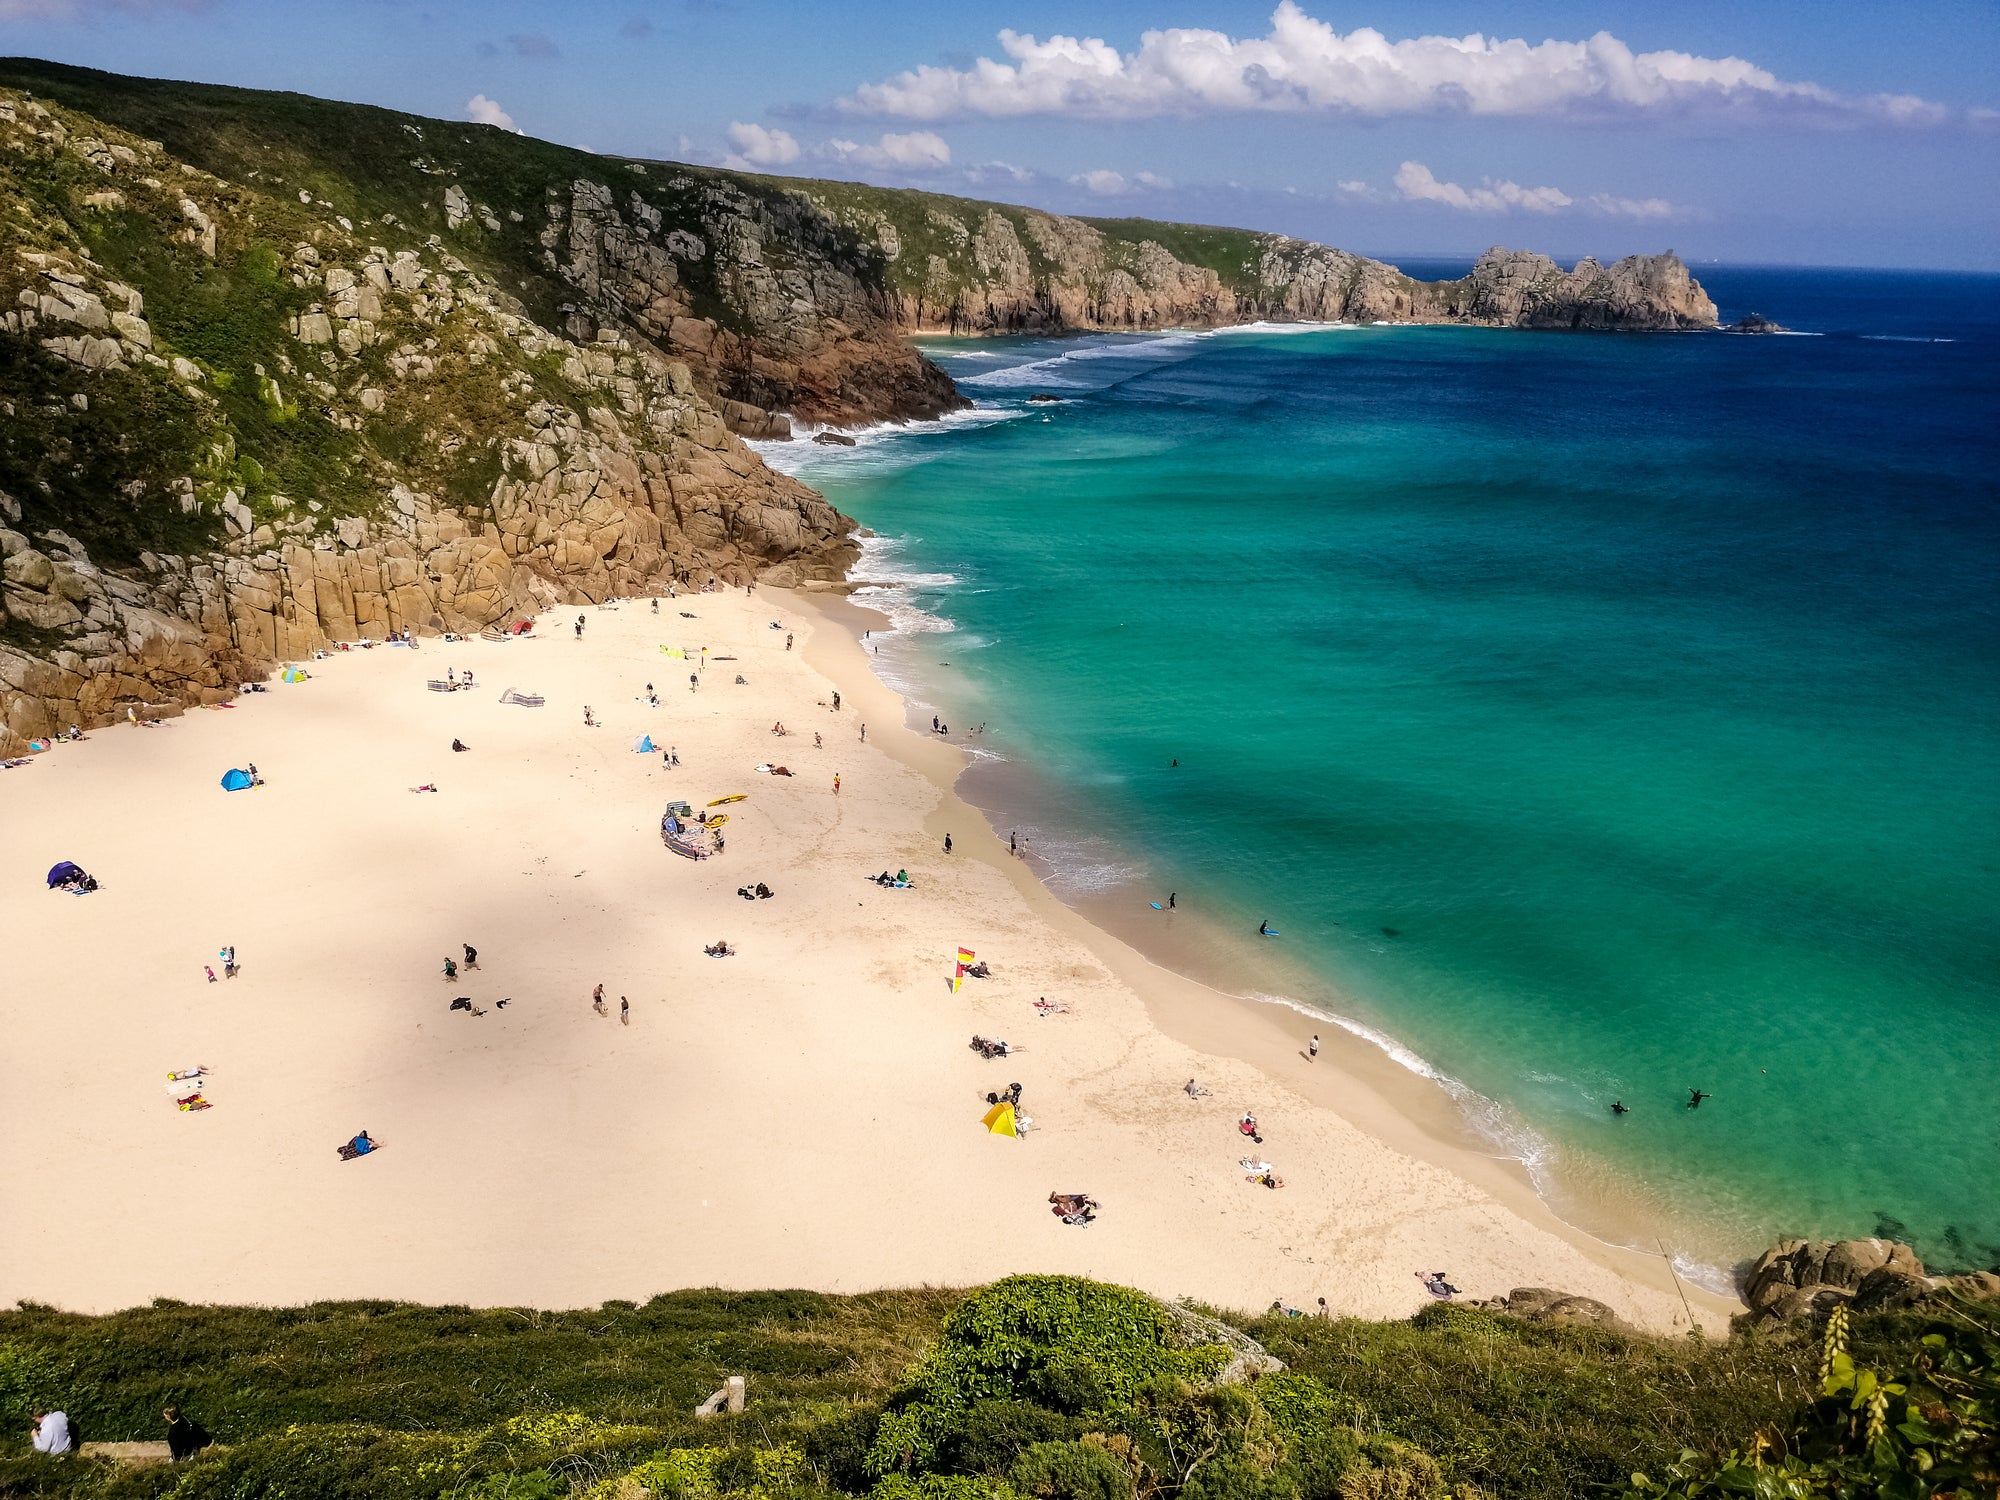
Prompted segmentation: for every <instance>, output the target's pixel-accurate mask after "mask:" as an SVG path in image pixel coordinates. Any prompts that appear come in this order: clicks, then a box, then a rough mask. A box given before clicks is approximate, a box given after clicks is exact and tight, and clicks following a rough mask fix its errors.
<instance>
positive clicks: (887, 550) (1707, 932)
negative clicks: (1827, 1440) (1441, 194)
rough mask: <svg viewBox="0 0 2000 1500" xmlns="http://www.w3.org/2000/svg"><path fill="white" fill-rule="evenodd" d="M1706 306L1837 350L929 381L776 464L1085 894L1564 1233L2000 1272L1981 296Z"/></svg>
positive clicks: (1108, 362)
mask: <svg viewBox="0 0 2000 1500" xmlns="http://www.w3.org/2000/svg"><path fill="white" fill-rule="evenodd" d="M1706 279H1707V280H1708V283H1709V285H1710V288H1711V291H1712V292H1714V293H1715V294H1716V296H1717V299H1718V301H1719V302H1722V303H1723V304H1724V314H1725V316H1734V315H1737V314H1739V313H1741V312H1743V311H1746V310H1748V309H1749V308H1750V307H1752V306H1754V307H1755V308H1756V309H1757V310H1758V311H1761V312H1763V313H1765V314H1767V315H1769V316H1772V317H1776V318H1778V319H1779V320H1780V321H1781V322H1784V323H1786V324H1788V325H1791V326H1793V327H1797V328H1801V329H1805V330H1812V331H1817V332H1819V333H1821V334H1822V335H1823V336H1820V337H1792V338H1785V337H1777V338H1723V337H1719V336H1686V335H1683V336H1660V337H1609V336H1570V335H1535V334H1520V333H1508V332H1492V331H1482V330H1471V329H1426V328H1359V329H1325V330H1318V331H1307V332H1298V331H1285V332H1269V331H1257V330H1250V331H1229V332H1225V333H1221V334H1216V335H1189V334H1180V335H1166V336H1160V337H1154V338H1145V337H1129V338H1104V337H1093V338H1086V339H1080V340H1066V341H1061V342H1056V341H1047V340H1043V341H1033V340H1010V341H1006V342H985V343H966V342H957V343H950V344H939V345H937V346H935V347H934V348H933V350H932V352H933V353H934V354H935V355H936V356H937V357H938V358H939V359H940V360H941V361H942V362H943V363H944V364H945V365H946V367H947V368H948V369H950V370H951V371H952V373H953V374H954V376H955V377H957V378H958V379H959V380H960V381H961V382H962V383H963V386H964V389H965V390H966V392H967V394H969V395H972V396H973V397H975V398H976V399H977V400H978V401H979V402H980V404H981V405H980V409H979V410H977V411H975V412H974V413H971V414H969V415H967V416H964V417H961V418H959V419H956V420H954V421H951V422H947V423H944V424H930V425H926V426H924V427H921V428H916V429H910V430H907V431H903V432H899V433H893V434H871V435H868V436H867V437H866V438H865V439H864V442H863V444H862V446H860V447H857V448H856V449H853V450H832V451H828V450H817V451H811V452H801V451H800V450H798V449H797V448H794V449H793V451H792V454H791V455H790V456H789V457H788V458H787V459H786V460H783V461H785V462H787V464H788V466H791V467H795V468H797V469H798V470H799V472H800V473H801V474H802V476H803V477H805V478H806V479H808V480H809V481H810V482H812V483H814V484H815V485H817V486H819V487H820V488H821V489H823V490H824V491H825V492H826V494H827V495H828V496H829V497H830V498H832V499H833V500H834V501H835V502H836V503H838V504H839V505H840V506H841V507H842V508H843V509H845V510H846V511H847V512H848V513H850V514H852V515H854V516H857V517H858V518H860V520H861V521H862V522H863V523H865V524H866V525H868V526H870V527H872V528H873V529H874V530H875V531H877V532H878V533H880V534H882V536H883V537H884V538H886V539H887V540H885V541H884V542H882V543H879V544H876V547H875V551H874V554H873V556H872V557H871V559H870V562H869V568H872V569H873V570H874V572H875V574H876V575H878V576H880V575H891V576H894V577H896V578H898V579H900V580H901V581H900V584H899V586H898V587H897V588H896V589H894V590H893V591H891V592H890V593H888V594H887V595H884V596H882V598H883V602H885V603H887V604H888V605H890V606H891V607H892V608H893V609H894V611H895V614H896V618H897V619H898V620H899V621H900V622H901V623H902V624H903V625H904V626H905V627H906V628H905V629H904V630H902V631H900V632H899V633H898V634H896V635H894V636H892V637H890V638H889V639H888V640H887V641H886V642H884V641H882V640H881V639H880V638H878V639H877V640H876V641H874V642H871V644H879V645H883V647H884V654H883V657H882V658H881V665H882V668H883V670H884V671H885V675H892V676H896V674H900V677H898V678H897V680H899V682H900V684H901V685H904V686H907V687H909V688H910V689H911V690H912V691H913V692H914V694H915V695H916V696H917V697H918V698H919V699H920V700H921V701H922V702H923V703H924V705H925V707H924V710H923V712H924V716H925V717H928V715H929V714H930V713H931V712H937V713H939V714H941V715H942V717H943V718H944V720H945V721H947V722H948V723H950V725H951V727H952V729H953V731H954V738H959V737H961V732H962V731H963V730H966V729H969V728H971V727H972V726H973V725H974V724H976V723H977V722H979V721H985V722H986V723H987V725H988V726H989V727H988V732H987V733H986V734H985V735H984V736H981V737H974V738H972V739H971V740H970V743H972V744H973V745H976V746H977V747H978V748H979V749H980V750H982V751H983V752H985V753H986V754H987V755H988V756H991V757H998V758H999V759H997V760H994V761H990V762H989V763H988V765H989V767H990V768H991V775H990V776H989V790H990V792H991V798H990V800H989V799H985V798H982V801H983V802H984V803H985V805H988V806H992V807H994V808H995V809H996V816H998V817H1000V818H1001V819H1002V820H1003V822H1002V826H1003V830H1004V829H1005V828H1008V827H1015V826H1018V827H1021V828H1023V829H1024V831H1026V832H1027V833H1028V835H1029V837H1030V840H1031V848H1033V849H1035V850H1036V852H1037V853H1038V855H1040V856H1042V857H1043V858H1045V859H1046V860H1047V861H1048V862H1049V863H1050V864H1051V865H1052V866H1053V867H1054V875H1055V878H1056V884H1057V886H1058V888H1059V889H1062V890H1064V891H1065V893H1066V894H1068V895H1070V896H1072V897H1074V898H1077V899H1080V900H1095V901H1098V902H1106V901H1108V902H1114V903H1121V904H1129V906H1130V908H1131V910H1132V911H1133V912H1134V913H1135V914H1142V915H1143V914H1145V913H1148V912H1150V906H1149V904H1148V903H1150V902H1151V901H1153V900H1163V899H1164V896H1165V893H1166V892H1167V891H1168V890H1173V891H1175V892H1177V894H1178V907H1179V911H1180V912H1184V913H1188V914H1190V915H1191V916H1192V915H1193V914H1199V917H1200V918H1202V919H1206V920H1210V921H1213V922H1216V923H1218V924H1220V925H1221V927H1222V929H1223V930H1226V931H1229V932H1232V933H1233V932H1242V933H1245V934H1248V933H1251V932H1254V929H1255V927H1256V924H1257V923H1258V921H1259V920H1261V919H1265V918H1268V919H1269V920H1270V922H1271V925H1272V926H1274V927H1277V928H1280V929H1282V931H1283V938H1282V939H1281V943H1282V949H1283V952H1282V959H1283V964H1282V966H1274V967H1272V968H1270V969H1269V970H1268V971H1267V972H1263V973H1247V972H1246V973H1244V974H1242V975H1240V976H1238V977H1239V979H1240V983H1239V984H1237V985H1236V986H1235V987H1237V988H1239V989H1244V990H1258V989H1266V988H1278V989H1279V990H1280V992H1281V993H1282V994H1283V995H1284V996H1285V997H1286V998H1288V999H1290V1000H1292V1001H1294V1002H1297V1003H1303V1004H1305V1005H1308V1006H1311V1007H1316V1008H1319V1009H1323V1010H1326V1011H1328V1012H1331V1013H1337V1014H1339V1015H1342V1016H1345V1017H1348V1018H1350V1019H1352V1020H1353V1021H1355V1022H1357V1023H1359V1024H1361V1025H1364V1026H1365V1027H1367V1028H1370V1029H1372V1030H1373V1031H1374V1032H1377V1033H1380V1034H1382V1035H1383V1036H1385V1037H1387V1038H1393V1039H1394V1041H1395V1042H1396V1043H1398V1044H1400V1046H1401V1047H1402V1048H1404V1049H1407V1050H1408V1052H1409V1053H1412V1054H1415V1055H1416V1056H1417V1057H1420V1058H1422V1059H1423V1060H1424V1062H1425V1063H1426V1064H1427V1065H1428V1067H1430V1068H1431V1069H1434V1070H1436V1071H1437V1072H1438V1073H1440V1074H1442V1075H1445V1076H1447V1077H1448V1078H1449V1079H1451V1080H1455V1081H1456V1083H1457V1085H1462V1088H1461V1089H1460V1092H1461V1094H1462V1096H1463V1097H1464V1098H1465V1099H1466V1101H1467V1103H1468V1107H1469V1108H1471V1109H1472V1110H1473V1111H1474V1113H1475V1114H1476V1115H1477V1116H1478V1117H1479V1120H1478V1122H1479V1124H1480V1125H1481V1127H1482V1128H1484V1129H1486V1130H1487V1131H1488V1132H1489V1133H1490V1134H1493V1135H1494V1136H1495V1137H1496V1138H1497V1139H1502V1140H1504V1141H1505V1142H1507V1143H1508V1145H1509V1147H1510V1149H1513V1150H1515V1151H1517V1152H1518V1153H1519V1154H1521V1155H1523V1156H1524V1157H1526V1158H1528V1159H1531V1160H1532V1162H1533V1164H1534V1165H1535V1167H1536V1169H1537V1172H1538V1174H1539V1175H1540V1178H1541V1180H1542V1181H1543V1182H1544V1185H1545V1187H1546V1188H1547V1190H1548V1191H1549V1192H1550V1194H1551V1196H1552V1197H1553V1198H1554V1199H1555V1201H1556V1202H1557V1203H1558V1206H1559V1207H1563V1208H1565V1211H1569V1212H1572V1213H1573V1214H1574V1215H1575V1216H1577V1217H1579V1218H1580V1219H1581V1220H1583V1221H1586V1222H1587V1221H1590V1220H1592V1219H1593V1217H1595V1218H1597V1219H1599V1220H1602V1221H1603V1222H1604V1223H1606V1224H1610V1223H1612V1222H1614V1221H1615V1223H1616V1224H1617V1225H1618V1226H1619V1230H1620V1232H1622V1233H1624V1234H1626V1235H1630V1234H1631V1233H1633V1232H1634V1231H1635V1230H1637V1229H1639V1228H1641V1227H1643V1229H1644V1230H1645V1232H1646V1233H1647V1234H1648V1235H1651V1234H1653V1233H1660V1234H1664V1235H1667V1236H1668V1237H1670V1238H1671V1239H1672V1241H1673V1243H1674V1244H1675V1245H1677V1246H1680V1247H1683V1248H1684V1249H1685V1250H1686V1252H1687V1253H1688V1254H1689V1255H1691V1256H1692V1257H1693V1258H1695V1259H1698V1260H1701V1261H1704V1262H1706V1263H1708V1264H1711V1265H1717V1264H1726V1263H1727V1262H1728V1261H1730V1260H1731V1259H1733V1258H1735V1257H1737V1256H1740V1255H1743V1254H1748V1253H1754V1251H1755V1250H1757V1249H1758V1248H1760V1247H1761V1246H1762V1245H1763V1244H1764V1243H1765V1242H1767V1241H1768V1240H1769V1239H1770V1238H1771V1237H1773V1236H1774V1235H1777V1234H1779V1233H1807V1234H1815V1235H1845V1234H1856V1233H1869V1232H1874V1231H1876V1230H1877V1229H1878V1228H1887V1229H1889V1230H1891V1231H1892V1232H1897V1233H1902V1234H1906V1235H1908V1236H1909V1237H1911V1238H1913V1239H1914V1240H1915V1242H1916V1243H1917V1245H1918V1246H1919V1248H1920V1250H1922V1251H1923V1252H1924V1253H1926V1254H1927V1255H1928V1256H1929V1257H1931V1258H1932V1259H1933V1261H1934V1262H1938V1263H1952V1264H1959V1265H1965V1264H1974V1263H1977V1264H1989V1263H1992V1262H1994V1261H1996V1260H2000V1190H1996V1188H1995V1186H1994V1184H1995V1182H1996V1180H2000V938H1996V911H2000V902H1997V901H1996V896H2000V875H1996V865H2000V850H1996V840H2000V833H1996V830H2000V777H1996V774H1995V769H1996V768H1995V747H1996V735H1995V730H1996V728H2000V650H1996V647H2000V619H1996V606H1995V600H1996V598H2000V591H1996V587H1995V585H1996V577H2000V571H1997V570H1996V566H1995V564H1996V561H2000V534H1997V532H1996V501H2000V487H1997V486H1996V482H1995V473H1996V469H2000V440H1996V433H2000V421H1996V418H2000V375H1996V358H1995V356H1996V354H2000V281H1996V280H1995V279H1992V278H1940V277H1919V276H1891V275H1862V274H1858V273H1807V272H1736V273H1728V272H1712V273H1709V275H1708V276H1707V278H1706ZM1945 340H1949V342H1946V341H1945ZM1037 391H1040V392H1048V393H1053V394H1057V395H1060V396H1062V397H1063V398H1064V399H1063V401H1062V403H1061V404H1060V405H1053V406H1031V405H1030V404H1028V403H1027V402H1026V400H1025V398H1026V397H1027V396H1028V395H1029V394H1030V393H1031V392H1037ZM1044 417H1047V418H1048V420H1046V421H1044V420H1043V418H1044ZM869 568H864V570H863V572H864V574H866V573H867V572H868V571H869ZM947 624H949V625H950V626H951V627H955V628H951V629H949V630H947V629H945V628H943V627H944V626H945V625H947ZM1176 758H1178V760H1179V762H1180V764H1179V767H1178V768H1174V767H1173V766H1172V764H1171V763H1172V761H1173V760H1175V759H1176ZM973 780H974V781H977V778H976V777H975V778H973ZM975 795H977V790H976V788H975ZM1177 919H1180V918H1178V916H1177V917H1176V918H1174V919H1167V918H1161V919H1160V920H1162V921H1167V920H1177ZM1149 920H1150V919H1149ZM1255 946H1257V947H1259V948H1264V947H1275V946H1276V945H1255ZM1272 956H1273V957H1274V958H1276V957H1278V956H1279V955H1277V954H1275V953H1273V955H1272ZM1696 1086H1698V1087H1700V1088H1702V1089H1704V1090H1707V1091H1709V1092H1710V1093H1711V1094H1712V1095H1713V1097H1712V1098H1710V1099H1709V1100H1708V1101H1707V1102H1706V1103H1705V1104H1704V1105H1703V1106H1702V1108H1701V1109H1700V1110H1699V1111H1690V1110H1688V1109H1687V1108H1685V1107H1684V1101H1685V1098H1686V1095H1687V1091H1688V1089H1689V1088H1691V1087H1696ZM1614 1099H1622V1100H1623V1102H1624V1103H1625V1104H1627V1105H1628V1106H1630V1109H1631V1113H1629V1114H1627V1115H1625V1116H1622V1117H1614V1116H1613V1115H1612V1113H1611V1111H1610V1108H1609V1105H1610V1102H1611V1101H1612V1100H1614ZM1614 1200H1615V1202H1616V1203H1617V1205H1618V1206H1617V1209H1616V1211H1615V1213H1614V1212H1613V1211H1612V1209H1611V1208H1610V1207H1609V1205H1611V1204H1612V1203H1613V1202H1614Z"/></svg>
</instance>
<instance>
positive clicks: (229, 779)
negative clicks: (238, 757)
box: [222, 770, 250, 792]
mask: <svg viewBox="0 0 2000 1500" xmlns="http://www.w3.org/2000/svg"><path fill="white" fill-rule="evenodd" d="M249 785H250V773H249V772H248V771H234V770H231V771H224V772H223V773H222V789H223V790H224V791H225V792H240V791H243V790H245V789H246V788H248V787H249Z"/></svg>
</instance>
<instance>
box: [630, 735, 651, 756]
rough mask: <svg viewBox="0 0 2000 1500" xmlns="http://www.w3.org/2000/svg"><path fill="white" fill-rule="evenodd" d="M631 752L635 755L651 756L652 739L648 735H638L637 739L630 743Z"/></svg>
mask: <svg viewBox="0 0 2000 1500" xmlns="http://www.w3.org/2000/svg"><path fill="white" fill-rule="evenodd" d="M632 752H633V753H634V754H635V755H651V754H652V753H653V737H652V736H651V735H650V734H642V735H640V736H639V738H637V739H636V740H634V741H632Z"/></svg>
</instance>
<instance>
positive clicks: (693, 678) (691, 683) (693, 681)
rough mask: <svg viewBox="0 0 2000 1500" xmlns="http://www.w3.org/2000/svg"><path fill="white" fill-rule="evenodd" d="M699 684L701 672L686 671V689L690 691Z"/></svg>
mask: <svg viewBox="0 0 2000 1500" xmlns="http://www.w3.org/2000/svg"><path fill="white" fill-rule="evenodd" d="M700 686H701V673H699V672H690V673H688V691H689V692H690V693H691V692H693V691H694V690H695V689H696V688H698V687H700Z"/></svg>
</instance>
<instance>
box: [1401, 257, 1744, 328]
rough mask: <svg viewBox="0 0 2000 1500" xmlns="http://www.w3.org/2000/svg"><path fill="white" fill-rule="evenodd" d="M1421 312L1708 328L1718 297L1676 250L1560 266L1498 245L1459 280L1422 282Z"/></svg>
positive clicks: (1504, 324) (1510, 323)
mask: <svg viewBox="0 0 2000 1500" xmlns="http://www.w3.org/2000/svg"><path fill="white" fill-rule="evenodd" d="M1420 285H1421V286H1422V288H1423V291H1422V294H1421V295H1420V296H1419V297H1418V299H1417V303H1416V308H1417V315H1418V317H1419V318H1423V319H1429V318H1433V317H1434V318H1437V319H1440V320H1448V321H1463V322H1470V323H1484V324H1490V325H1493V326H1495V327H1501V328H1573V329H1585V330H1590V331H1593V332H1606V331H1618V332H1662V331H1671V330H1675V329H1688V328H1713V327H1714V326H1715V304H1714V303H1713V302H1712V301H1710V300H1709V297H1708V293H1706V292H1704V291H1703V290H1702V289H1701V284H1700V283H1699V282H1697V281H1696V280H1695V279H1694V278H1693V277H1692V276H1690V275H1689V274H1688V269H1687V267H1686V266H1685V265H1683V264H1681V262H1680V260H1679V259H1678V258H1677V257H1676V256H1673V255H1628V256H1626V257H1625V259H1623V260H1621V261H1619V262H1617V263H1616V264H1615V265H1612V266H1610V267H1605V266H1601V265H1599V264H1598V263H1597V262H1596V261H1594V260H1587V259H1586V260H1580V261H1578V262H1577V263H1576V265H1575V267H1574V268H1573V269H1571V270H1569V271H1564V270H1562V269H1561V268H1560V267H1558V266H1557V265H1556V263H1555V262H1554V261H1552V260H1550V259H1549V258H1548V257H1547V256H1546V255H1535V254H1531V253H1529V252H1528V251H1525V250H1502V249H1500V248H1498V247H1497V246H1496V247H1495V248H1493V249H1491V250H1488V251H1487V252H1486V253H1485V254H1484V255H1482V256H1480V257H1479V261H1478V263H1477V264H1476V265H1475V266H1474V267H1473V270H1472V274H1471V275H1470V276H1467V277H1465V278H1464V279H1463V280H1460V281H1441V282H1431V283H1421V284H1420Z"/></svg>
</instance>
